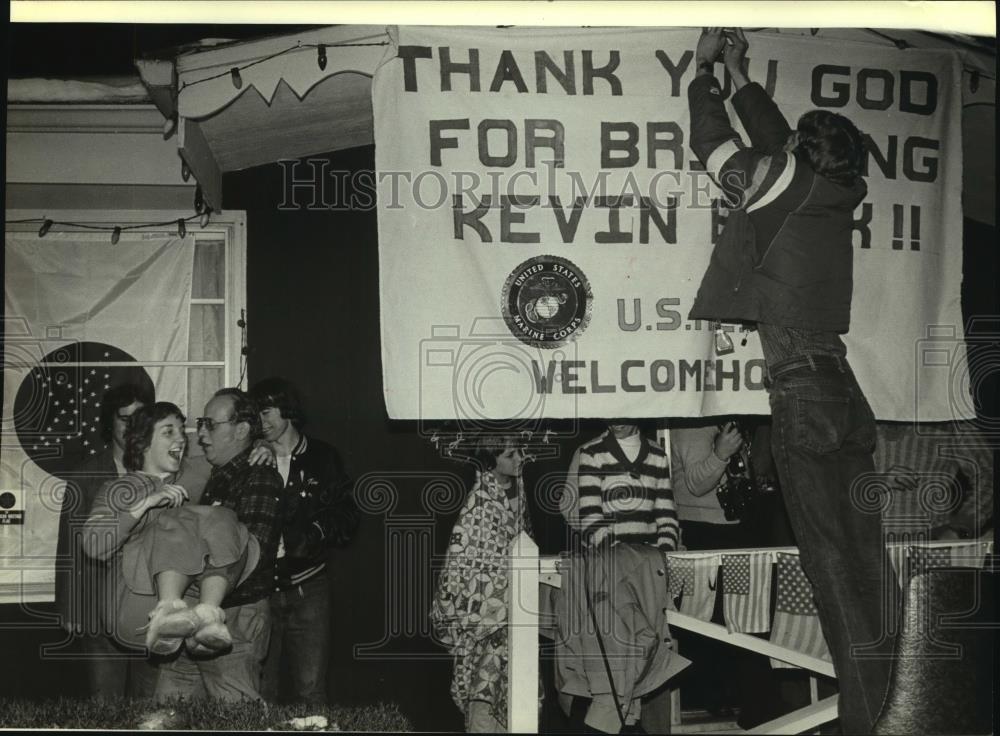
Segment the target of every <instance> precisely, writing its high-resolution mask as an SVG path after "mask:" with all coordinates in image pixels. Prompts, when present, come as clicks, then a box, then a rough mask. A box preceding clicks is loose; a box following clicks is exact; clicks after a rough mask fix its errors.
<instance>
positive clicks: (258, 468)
mask: <svg viewBox="0 0 1000 736" xmlns="http://www.w3.org/2000/svg"><path fill="white" fill-rule="evenodd" d="M249 457H250V448H247V450H246V451H245V452H242V453H240V454H239V455H237V456H236V457H234V458H233V459H232V460H230V461H229V462H228V463H226V464H225V465H223V466H221V467H217V468H213V469H212V475H211V476H210V477H209V479H208V484H207V485H206V486H205V493H204V495H202V497H201V503H202V504H203V505H205V506H225V507H226V508H230V509H232V510H233V511H235V512H236V518H238V519H239V520H240V521H241V522H243V523H244V524H245V525H246V528H247V529H248V530H249V531H250V533H251V534H253V535H254V537H256V538H257V541H258V542H259V543H260V562H258V563H257V568H256V569H255V570H254V571H253V572H252V573H251V574H250V576H249V577H248V578H247V579H246V580H245V581H243V583H242V584H241V585H240V586H239V587H238V588H236V590H234V591H231V592H230V593H229V595H227V596H226V598H225V600H224V601H223V603H222V605H223V608H232V607H233V606H242V605H245V604H247V603H255V602H256V601H259V600H260V599H262V598H267V597H268V596H269V595H270V594H271V590H272V589H273V587H274V581H273V580H272V578H273V577H274V559H275V555H276V554H277V552H278V537H279V536H280V534H281V517H280V513H279V503H280V501H281V492H282V483H281V476H280V475H278V471H276V470H275V469H274V468H270V467H268V466H266V465H250V462H249Z"/></svg>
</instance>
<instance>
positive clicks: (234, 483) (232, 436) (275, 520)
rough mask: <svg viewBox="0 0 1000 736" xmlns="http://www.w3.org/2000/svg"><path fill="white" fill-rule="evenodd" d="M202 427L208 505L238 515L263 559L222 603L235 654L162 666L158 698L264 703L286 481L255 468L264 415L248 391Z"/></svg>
mask: <svg viewBox="0 0 1000 736" xmlns="http://www.w3.org/2000/svg"><path fill="white" fill-rule="evenodd" d="M196 423H197V427H198V444H199V445H200V446H201V448H202V450H203V451H204V454H205V458H206V459H207V460H208V462H209V463H210V464H211V466H212V473H211V476H210V477H209V479H208V483H207V484H206V486H205V491H204V493H203V494H202V497H201V504H202V505H206V506H224V507H226V508H228V509H232V510H233V511H234V512H235V514H236V518H237V520H239V521H240V522H241V523H242V524H243V525H245V526H246V528H247V530H248V531H249V532H250V534H251V535H252V536H253V537H254V538H255V539H256V540H257V545H258V547H259V550H260V556H259V560H258V562H257V565H256V567H255V568H254V570H253V572H251V573H250V575H249V576H247V578H246V579H245V580H243V581H242V582H241V583H240V584H239V585H238V586H237V587H236V588H235V589H233V590H231V591H229V592H228V593H227V594H226V597H225V598H224V599H223V600H222V604H221V607H222V609H223V611H224V612H225V623H226V626H227V628H228V629H229V631H230V633H231V636H232V647H231V648H230V649H229V650H227V651H226V652H224V653H222V654H218V655H215V656H203V655H202V654H201V653H200V652H196V651H191V649H190V648H188V647H185V648H183V649H181V651H180V652H179V653H178V654H177V655H175V656H174V657H173V658H171V659H168V660H166V661H165V662H163V663H162V664H161V665H160V675H159V679H158V680H157V684H156V693H155V695H156V698H157V699H159V700H163V699H166V698H170V697H175V696H182V697H194V696H198V695H202V694H207V695H208V696H210V697H213V698H216V699H220V700H226V701H239V700H260V699H261V694H260V684H261V671H262V666H263V661H264V658H265V656H266V655H267V645H268V639H269V638H270V630H271V621H270V611H269V608H268V597H269V596H270V594H271V591H272V589H273V584H274V561H275V555H276V553H277V550H278V538H279V536H280V532H281V523H280V521H281V516H280V501H281V498H282V495H283V493H282V483H281V476H280V475H279V474H278V472H277V471H276V470H275V469H274V468H273V467H270V466H268V465H253V464H251V462H250V455H251V452H252V450H253V442H254V439H256V438H257V437H259V436H260V413H259V411H258V409H257V406H256V404H254V403H253V401H252V400H251V399H250V397H249V396H247V395H246V393H244V392H243V391H240V390H239V389H235V388H224V389H220V390H219V391H217V392H216V393H215V395H214V396H213V397H212V398H211V400H209V402H208V404H206V405H205V415H204V416H202V417H198V419H197V422H196ZM189 594H190V593H189Z"/></svg>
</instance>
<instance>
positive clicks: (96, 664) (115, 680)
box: [80, 634, 158, 698]
mask: <svg viewBox="0 0 1000 736" xmlns="http://www.w3.org/2000/svg"><path fill="white" fill-rule="evenodd" d="M80 649H81V651H82V653H83V655H84V657H85V658H86V662H87V680H88V682H89V686H90V694H91V695H92V696H95V697H101V698H113V697H122V696H127V697H129V698H150V697H152V696H153V691H154V690H155V689H156V679H157V676H158V672H157V668H156V663H155V662H153V661H151V660H150V659H148V658H147V657H144V656H142V654H141V652H136V650H134V649H133V650H129V649H126V648H125V647H122V646H120V645H119V644H117V643H116V642H115V641H114V640H112V638H111V637H110V636H105V635H104V634H84V635H81V636H80Z"/></svg>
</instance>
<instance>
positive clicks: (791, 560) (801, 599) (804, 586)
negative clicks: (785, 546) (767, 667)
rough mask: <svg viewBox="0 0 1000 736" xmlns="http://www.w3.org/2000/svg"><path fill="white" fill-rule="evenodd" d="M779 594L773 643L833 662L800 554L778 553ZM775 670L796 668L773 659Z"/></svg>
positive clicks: (772, 630)
mask: <svg viewBox="0 0 1000 736" xmlns="http://www.w3.org/2000/svg"><path fill="white" fill-rule="evenodd" d="M777 557H778V565H777V568H778V595H777V598H776V599H775V603H774V624H773V625H772V627H771V643H773V644H777V645H778V646H782V647H786V648H788V649H794V650H795V651H797V652H802V653H803V654H808V655H810V656H813V657H818V658H819V659H825V660H826V661H827V662H829V661H831V659H830V649H829V647H828V646H827V644H826V637H825V636H824V635H823V629H822V628H821V627H820V624H819V611H818V610H817V608H816V604H815V602H814V601H813V590H812V584H811V583H810V582H809V579H808V578H807V577H806V574H805V572H803V570H802V564H801V563H800V562H799V556H798V555H797V554H788V553H786V552H778V553H777ZM771 666H772V667H794V665H790V664H787V663H786V662H781V661H780V660H777V659H772V660H771Z"/></svg>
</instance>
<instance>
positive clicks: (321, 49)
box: [178, 41, 389, 92]
mask: <svg viewBox="0 0 1000 736" xmlns="http://www.w3.org/2000/svg"><path fill="white" fill-rule="evenodd" d="M388 45H389V42H388V41H378V42H374V43H297V44H295V45H294V46H289V47H288V48H287V49H284V50H282V51H277V52H275V53H273V54H270V55H269V56H262V57H261V58H259V59H254V60H253V61H251V62H247V63H246V64H243V65H242V66H234V67H231V68H230V69H229V70H227V71H224V72H219V73H218V74H213V75H212V76H210V77H204V78H202V79H196V80H194V81H192V82H183V83H182V84H181V86H180V88H179V89H178V92H180V91H182V90H185V89H187V88H188V87H193V86H195V85H197V84H204V83H205V82H211V81H213V80H215V79H220V78H222V77H225V76H228V77H230V78H231V79H232V81H233V86H234V87H236V89H241V88H242V87H243V77H241V76H240V72H242V71H244V70H246V69H249V68H250V67H252V66H257V65H258V64H263V63H264V62H265V61H270V60H271V59H276V58H278V57H279V56H284V55H285V54H290V53H292V52H293V51H301V50H302V49H310V48H314V49H316V65H317V66H318V67H319V68H320V70H324V69H326V65H327V61H328V59H327V55H326V52H327V49H335V48H349V47H355V46H388Z"/></svg>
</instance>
